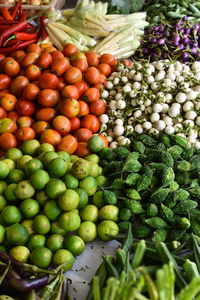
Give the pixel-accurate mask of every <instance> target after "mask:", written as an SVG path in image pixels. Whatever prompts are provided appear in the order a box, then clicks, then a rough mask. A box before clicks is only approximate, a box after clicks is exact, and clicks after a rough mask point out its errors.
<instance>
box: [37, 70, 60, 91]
mask: <svg viewBox="0 0 200 300" xmlns="http://www.w3.org/2000/svg"><path fill="white" fill-rule="evenodd" d="M57 85H58V77H57V76H56V75H54V74H51V73H43V74H41V75H40V77H39V87H40V88H41V89H55V88H56V87H57Z"/></svg>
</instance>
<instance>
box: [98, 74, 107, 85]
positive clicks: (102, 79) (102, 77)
mask: <svg viewBox="0 0 200 300" xmlns="http://www.w3.org/2000/svg"><path fill="white" fill-rule="evenodd" d="M99 83H101V84H105V83H106V76H105V75H104V74H100V81H99Z"/></svg>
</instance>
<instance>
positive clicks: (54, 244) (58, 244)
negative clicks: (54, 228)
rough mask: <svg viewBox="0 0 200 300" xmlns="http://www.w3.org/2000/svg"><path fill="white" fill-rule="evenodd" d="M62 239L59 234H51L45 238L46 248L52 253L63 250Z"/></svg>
mask: <svg viewBox="0 0 200 300" xmlns="http://www.w3.org/2000/svg"><path fill="white" fill-rule="evenodd" d="M63 242H64V237H63V236H62V235H61V234H56V233H54V234H52V235H50V236H49V237H48V238H47V243H46V246H47V248H48V249H50V250H51V251H52V252H56V251H57V250H59V249H62V248H63Z"/></svg>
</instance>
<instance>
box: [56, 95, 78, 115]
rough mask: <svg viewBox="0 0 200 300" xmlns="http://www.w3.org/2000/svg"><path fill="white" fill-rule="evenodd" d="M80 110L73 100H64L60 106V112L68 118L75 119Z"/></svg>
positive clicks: (76, 102)
mask: <svg viewBox="0 0 200 300" xmlns="http://www.w3.org/2000/svg"><path fill="white" fill-rule="evenodd" d="M79 110H80V104H79V102H78V101H77V100H75V99H72V98H70V99H65V100H64V101H62V103H61V106H60V112H61V113H62V114H63V115H64V116H65V117H68V118H73V117H76V116H77V115H78V113H79Z"/></svg>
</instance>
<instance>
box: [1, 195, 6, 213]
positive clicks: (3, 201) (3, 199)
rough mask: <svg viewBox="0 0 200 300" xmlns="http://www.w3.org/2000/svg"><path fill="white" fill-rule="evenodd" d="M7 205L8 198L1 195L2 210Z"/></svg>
mask: <svg viewBox="0 0 200 300" xmlns="http://www.w3.org/2000/svg"><path fill="white" fill-rule="evenodd" d="M5 206H6V199H5V198H4V197H3V196H2V195H0V212H1V211H2V210H3V209H4V207H5Z"/></svg>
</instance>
